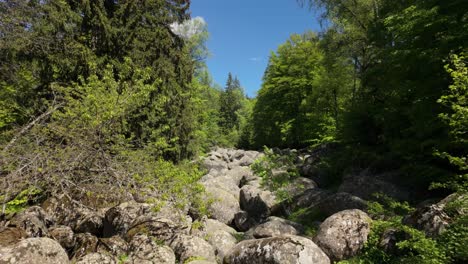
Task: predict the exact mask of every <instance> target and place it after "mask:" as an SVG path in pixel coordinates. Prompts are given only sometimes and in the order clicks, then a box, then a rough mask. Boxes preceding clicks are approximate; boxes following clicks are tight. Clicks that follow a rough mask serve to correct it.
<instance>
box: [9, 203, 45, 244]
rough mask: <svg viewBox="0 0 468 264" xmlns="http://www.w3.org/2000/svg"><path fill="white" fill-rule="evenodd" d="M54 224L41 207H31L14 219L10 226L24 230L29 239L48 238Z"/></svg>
mask: <svg viewBox="0 0 468 264" xmlns="http://www.w3.org/2000/svg"><path fill="white" fill-rule="evenodd" d="M52 224H53V220H52V219H51V218H50V217H49V216H48V215H47V213H46V212H45V211H44V210H43V209H42V208H41V207H39V206H31V207H29V208H28V209H26V210H24V211H22V212H21V213H19V214H18V215H16V216H15V217H13V219H11V221H10V223H9V226H13V227H18V228H21V229H23V230H24V231H25V232H26V234H27V235H28V236H29V237H46V236H48V235H49V230H48V227H49V226H50V225H52Z"/></svg>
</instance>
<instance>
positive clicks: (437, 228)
mask: <svg viewBox="0 0 468 264" xmlns="http://www.w3.org/2000/svg"><path fill="white" fill-rule="evenodd" d="M450 202H455V203H459V204H460V206H459V208H458V209H457V210H456V211H454V210H452V211H453V212H451V213H452V215H466V214H467V211H468V209H466V208H468V199H467V197H466V195H458V194H451V195H449V196H447V197H446V198H444V199H443V200H441V201H440V202H438V203H436V204H429V205H426V206H423V207H420V208H417V209H416V210H415V211H414V212H413V213H411V214H409V215H407V216H405V217H404V218H403V223H404V224H406V225H410V226H413V227H415V228H417V229H419V230H423V231H424V232H425V233H426V235H427V236H429V237H433V238H434V237H437V236H438V235H440V234H442V233H443V232H444V231H445V229H447V227H448V226H449V225H450V223H451V222H452V217H450V216H449V214H448V213H447V210H446V205H447V204H448V203H450Z"/></svg>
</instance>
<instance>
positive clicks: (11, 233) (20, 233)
mask: <svg viewBox="0 0 468 264" xmlns="http://www.w3.org/2000/svg"><path fill="white" fill-rule="evenodd" d="M27 237H28V234H26V232H25V231H24V230H23V229H21V228H18V227H0V248H1V247H8V246H12V245H14V244H16V243H18V242H19V241H21V240H23V239H24V238H27Z"/></svg>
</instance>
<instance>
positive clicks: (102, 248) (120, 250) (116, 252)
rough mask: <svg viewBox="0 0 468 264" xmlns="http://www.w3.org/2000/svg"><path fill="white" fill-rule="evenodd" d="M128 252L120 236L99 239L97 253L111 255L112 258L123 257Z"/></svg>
mask: <svg viewBox="0 0 468 264" xmlns="http://www.w3.org/2000/svg"><path fill="white" fill-rule="evenodd" d="M127 251H128V243H127V242H126V241H125V240H124V239H123V238H121V237H120V236H113V237H107V238H99V243H98V246H97V252H101V253H104V254H111V255H113V256H122V255H125V254H126V253H127Z"/></svg>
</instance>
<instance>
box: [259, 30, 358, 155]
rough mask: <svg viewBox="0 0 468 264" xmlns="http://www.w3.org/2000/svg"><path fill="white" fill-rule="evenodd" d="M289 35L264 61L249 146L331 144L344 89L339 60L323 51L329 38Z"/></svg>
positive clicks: (345, 71)
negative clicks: (251, 139)
mask: <svg viewBox="0 0 468 264" xmlns="http://www.w3.org/2000/svg"><path fill="white" fill-rule="evenodd" d="M326 36H327V37H328V38H326V39H324V40H320V39H319V38H318V37H317V36H316V35H315V34H314V33H311V32H307V33H305V34H303V35H291V37H290V39H289V40H288V41H287V42H286V43H284V44H282V45H281V46H280V47H279V48H278V51H277V52H276V53H272V54H271V56H270V60H269V64H268V68H267V70H266V72H265V76H264V80H263V85H262V88H261V89H260V91H259V93H258V98H257V101H256V104H255V106H254V109H253V118H252V122H253V141H254V145H255V146H256V147H260V146H262V145H268V146H278V147H301V146H307V145H311V144H317V143H322V142H329V141H333V140H334V139H335V136H336V128H337V123H338V118H339V115H340V114H341V112H342V110H343V105H344V103H345V102H346V97H347V95H346V94H347V93H348V91H349V88H350V85H349V84H350V83H351V82H350V81H349V67H348V66H347V64H346V63H345V59H344V57H343V56H341V55H339V54H337V53H334V51H331V49H330V50H327V49H323V48H322V44H324V43H326V42H332V41H333V36H332V34H331V33H330V34H328V35H327V34H326Z"/></svg>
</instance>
